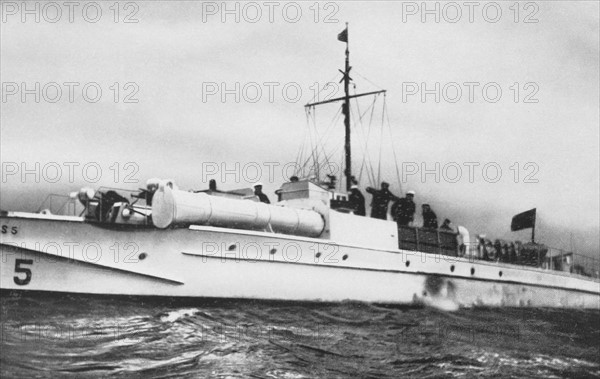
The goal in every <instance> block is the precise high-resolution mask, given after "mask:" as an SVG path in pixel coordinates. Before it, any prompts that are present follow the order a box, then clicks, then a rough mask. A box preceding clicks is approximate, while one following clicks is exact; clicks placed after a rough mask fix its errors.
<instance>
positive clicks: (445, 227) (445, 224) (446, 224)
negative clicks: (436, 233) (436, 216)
mask: <svg viewBox="0 0 600 379" xmlns="http://www.w3.org/2000/svg"><path fill="white" fill-rule="evenodd" d="M451 223H452V221H450V220H449V219H445V220H444V222H443V223H442V226H440V229H441V230H448V231H452V230H453V229H452V227H451V226H450V224H451Z"/></svg>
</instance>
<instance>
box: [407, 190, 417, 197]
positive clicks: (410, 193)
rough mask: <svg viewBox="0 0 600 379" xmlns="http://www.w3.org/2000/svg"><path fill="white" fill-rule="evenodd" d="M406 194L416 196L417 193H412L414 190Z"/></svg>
mask: <svg viewBox="0 0 600 379" xmlns="http://www.w3.org/2000/svg"><path fill="white" fill-rule="evenodd" d="M406 194H407V195H413V196H415V191H412V190H411V191H408V192H407V193H406Z"/></svg>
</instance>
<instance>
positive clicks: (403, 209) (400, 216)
mask: <svg viewBox="0 0 600 379" xmlns="http://www.w3.org/2000/svg"><path fill="white" fill-rule="evenodd" d="M412 199H413V196H412V195H410V194H409V195H406V197H404V198H402V199H398V201H396V203H394V208H395V211H396V215H395V219H396V223H397V224H398V225H399V226H407V225H408V224H409V223H411V222H412V221H413V220H414V218H415V211H416V206H415V202H414V201H413V200H412Z"/></svg>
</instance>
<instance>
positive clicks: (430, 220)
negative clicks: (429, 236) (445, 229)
mask: <svg viewBox="0 0 600 379" xmlns="http://www.w3.org/2000/svg"><path fill="white" fill-rule="evenodd" d="M421 212H422V213H421V214H422V215H423V227H424V228H429V229H437V228H438V222H437V215H436V214H435V212H434V211H432V210H431V207H430V206H429V204H423V205H422V206H421Z"/></svg>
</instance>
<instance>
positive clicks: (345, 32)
mask: <svg viewBox="0 0 600 379" xmlns="http://www.w3.org/2000/svg"><path fill="white" fill-rule="evenodd" d="M338 41H342V42H348V27H347V26H346V29H344V30H343V31H342V32H341V33H340V34H338Z"/></svg>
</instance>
